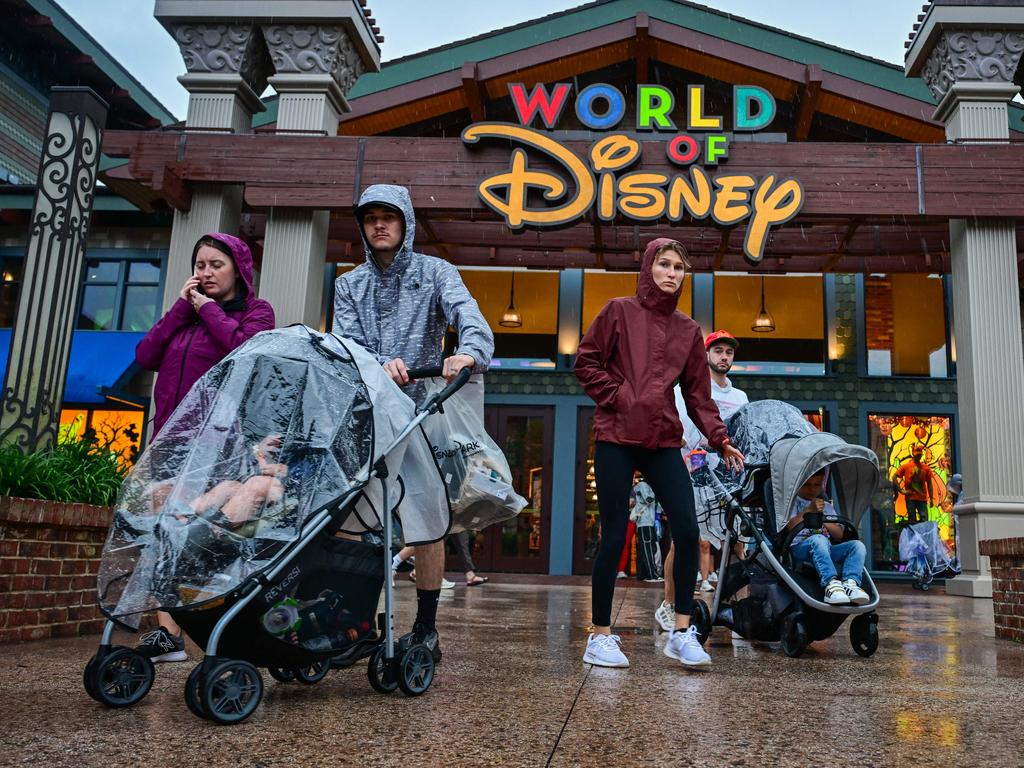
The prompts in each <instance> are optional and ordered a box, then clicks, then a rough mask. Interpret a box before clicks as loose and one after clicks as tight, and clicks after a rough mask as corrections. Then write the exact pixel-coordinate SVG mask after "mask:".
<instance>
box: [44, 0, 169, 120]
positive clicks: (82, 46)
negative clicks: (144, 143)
mask: <svg viewBox="0 0 1024 768" xmlns="http://www.w3.org/2000/svg"><path fill="white" fill-rule="evenodd" d="M28 3H29V5H31V6H32V7H33V8H35V9H36V11H37V12H38V13H40V14H41V15H43V16H47V17H49V19H50V20H51V21H52V22H53V26H54V28H55V29H56V30H57V31H58V32H59V33H60V34H61V35H63V36H64V37H65V39H67V41H68V42H69V43H71V44H72V45H73V46H75V47H76V48H77V49H78V50H79V51H81V52H82V53H83V54H85V55H86V56H91V57H92V58H93V60H94V61H95V62H96V65H97V66H98V67H99V68H100V69H102V70H103V73H104V74H105V75H106V76H107V77H109V78H110V79H111V80H112V81H113V82H114V83H115V84H116V85H117V86H118V87H119V88H124V89H125V90H126V91H128V93H129V94H131V97H132V100H133V101H134V102H135V103H136V104H138V105H139V106H140V107H141V108H142V109H144V110H145V111H146V112H147V113H149V115H150V116H151V117H154V118H156V119H157V120H159V121H160V122H161V123H162V124H163V125H170V124H171V123H176V122H177V121H178V119H177V118H176V117H175V116H174V114H173V113H171V111H170V110H168V109H167V107H165V106H164V105H163V104H161V103H160V102H159V101H157V99H156V97H155V96H153V94H151V93H150V92H149V91H148V90H146V87H145V86H144V85H143V84H142V83H140V82H139V81H138V80H136V79H135V78H134V77H133V76H132V75H131V73H129V72H128V70H126V69H125V68H124V67H123V66H121V64H120V63H119V62H118V61H117V60H116V59H114V57H113V56H111V55H110V54H109V53H107V51H106V49H105V48H104V47H103V46H102V45H100V44H99V43H98V42H96V40H95V39H94V38H93V37H92V36H91V35H90V34H89V33H88V32H86V31H85V30H84V29H82V27H80V26H79V25H78V22H76V21H75V20H74V19H73V18H71V17H70V16H69V15H68V14H67V12H66V11H65V10H64V9H63V8H61V7H60V6H59V5H57V3H55V2H53V0H28Z"/></svg>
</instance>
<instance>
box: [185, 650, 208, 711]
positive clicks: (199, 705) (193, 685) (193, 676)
mask: <svg viewBox="0 0 1024 768" xmlns="http://www.w3.org/2000/svg"><path fill="white" fill-rule="evenodd" d="M202 682H203V664H201V663H200V664H196V666H195V668H194V669H193V670H192V671H191V672H189V673H188V680H186V681H185V706H187V707H188V711H189V712H191V713H192V714H193V715H195V716H196V717H198V718H199V719H201V720H209V719H210V715H209V714H208V713H207V711H206V710H205V709H204V708H203V695H202V691H201V690H200V687H201V686H202Z"/></svg>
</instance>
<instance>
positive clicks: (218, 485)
mask: <svg viewBox="0 0 1024 768" xmlns="http://www.w3.org/2000/svg"><path fill="white" fill-rule="evenodd" d="M413 415H414V406H413V403H412V401H411V400H410V399H409V398H408V397H406V396H405V395H403V394H402V392H401V391H400V390H399V389H398V387H397V386H395V385H394V384H393V383H392V382H391V381H390V379H388V378H387V376H386V374H384V372H383V369H382V368H381V367H380V365H379V364H378V363H377V362H376V361H375V360H374V359H373V358H372V357H371V356H370V355H369V354H368V353H366V352H365V351H364V350H363V349H361V348H360V347H358V345H355V344H353V343H352V342H349V341H347V340H341V339H338V338H337V337H334V336H331V335H324V334H319V333H315V332H313V331H311V330H309V329H307V328H304V327H302V326H292V327H290V328H284V329H279V330H275V331H268V332H265V333H261V334H259V335H257V336H256V337H254V338H253V339H251V340H250V341H249V342H247V343H246V344H245V345H243V346H242V347H240V348H239V349H237V350H235V351H234V352H233V353H232V354H231V355H229V356H228V357H227V358H225V359H224V360H223V361H221V362H220V363H218V364H217V365H215V366H214V367H213V368H212V369H210V371H209V372H207V373H206V375H204V376H203V377H202V378H201V379H200V380H199V381H198V382H197V383H196V384H195V385H194V386H193V387H192V389H191V390H190V391H189V393H188V394H187V395H186V397H185V399H184V400H183V401H182V402H181V404H180V405H179V406H178V407H177V409H175V411H174V413H173V415H172V416H171V418H170V420H169V421H168V422H167V424H166V426H165V427H164V429H163V430H162V431H161V432H160V434H159V435H158V436H157V437H156V439H155V440H154V441H153V442H152V444H151V445H150V446H149V448H148V449H147V450H146V451H145V453H143V455H142V457H141V458H140V459H139V461H138V463H137V464H136V465H135V467H134V468H133V469H132V471H131V472H130V473H129V475H128V477H127V478H126V479H125V482H124V484H123V486H122V488H121V491H120V494H119V495H118V499H117V503H116V506H115V509H114V518H113V522H112V525H111V529H110V533H109V535H108V538H107V543H106V546H105V548H104V553H103V560H102V563H101V566H100V572H99V577H98V584H97V587H98V592H99V599H100V604H101V606H102V608H103V610H104V611H105V612H106V613H107V615H109V616H112V617H115V618H117V619H118V620H119V621H121V622H123V623H125V624H127V625H129V626H137V625H138V620H139V614H140V613H141V612H144V611H150V610H153V609H157V608H175V607H180V606H185V605H191V604H194V603H198V602H202V601H204V600H208V599H211V598H213V597H216V596H218V595H223V594H225V593H226V592H229V591H230V590H231V589H233V588H234V587H236V586H238V585H239V584H240V583H241V582H242V581H243V580H244V579H246V578H247V577H249V576H250V575H252V574H253V573H255V572H257V571H259V570H261V569H263V568H265V567H267V566H268V565H269V564H270V563H271V561H272V560H273V558H274V557H275V555H276V554H277V553H279V552H280V551H281V550H282V549H283V548H284V547H285V545H286V544H287V543H288V542H290V541H293V540H294V539H296V538H298V536H299V533H300V531H301V528H302V525H303V523H304V522H305V521H306V520H307V519H308V518H309V517H310V516H311V515H313V514H314V513H316V512H318V511H319V510H321V509H322V508H324V507H325V506H328V505H330V504H331V503H332V502H334V501H335V500H338V499H343V498H344V502H345V503H346V504H347V505H349V506H351V507H352V509H353V510H355V509H357V508H358V506H357V504H355V503H352V502H353V501H355V500H356V497H357V496H358V503H359V504H361V505H364V506H366V507H367V508H368V509H366V510H364V511H363V513H362V514H361V515H360V516H359V520H360V524H359V525H355V526H354V527H355V528H356V529H357V530H358V529H361V528H367V527H374V526H376V525H377V524H378V523H379V514H378V513H377V511H376V509H373V508H372V504H370V503H368V502H369V499H367V498H365V497H364V496H362V495H360V494H359V491H360V490H361V489H362V488H363V486H364V485H365V484H366V479H367V478H368V475H369V471H370V467H371V465H372V462H373V458H374V456H375V455H378V456H379V454H380V451H382V450H384V449H385V448H386V447H387V446H388V445H390V442H391V439H393V437H394V436H395V435H396V434H397V433H398V432H399V431H400V430H401V428H402V427H404V426H405V425H407V424H408V423H409V421H410V420H411V419H412V418H413ZM417 434H418V432H414V433H413V437H415V436H416V435H417ZM421 441H422V438H421ZM409 442H410V441H409V440H406V441H405V443H409ZM405 443H403V445H404V444H405ZM393 453H394V454H395V455H394V456H392V455H390V454H389V456H388V464H389V466H391V465H392V464H394V468H395V469H398V467H399V466H400V465H401V461H402V460H403V455H402V454H403V453H404V451H398V450H396V451H394V452H393ZM420 454H426V455H427V457H428V458H427V461H428V462H429V463H431V464H432V462H430V458H429V451H428V450H426V449H421V450H420V451H419V452H418V453H417V459H418V460H420V461H421V460H422V457H421V455H420ZM424 474H425V475H426V476H429V474H430V473H424ZM433 476H434V477H435V478H436V477H437V470H436V465H435V466H434V468H433ZM379 484H380V483H379V481H373V482H372V483H370V486H371V487H372V486H374V485H379ZM434 485H435V486H437V492H436V493H437V495H438V496H439V498H440V499H441V500H442V502H441V503H442V505H443V500H444V489H443V486H442V485H441V483H440V482H438V481H437V480H435V481H434ZM366 490H367V491H368V492H369V490H370V487H367V488H366ZM346 494H348V495H347V496H346ZM368 495H372V494H368ZM391 498H392V499H393V500H394V501H397V500H398V494H396V495H395V496H392V497H391ZM436 514H437V515H438V516H439V519H438V520H436V521H429V524H427V525H426V528H428V529H429V530H430V531H431V532H434V533H435V534H436V535H443V533H444V531H445V530H447V528H448V526H449V525H450V518H449V517H448V515H449V514H450V513H448V512H447V510H445V511H444V512H443V514H442V513H441V512H438V513H436ZM350 519H355V515H352V516H351V517H350ZM346 527H349V526H346ZM421 527H423V526H421Z"/></svg>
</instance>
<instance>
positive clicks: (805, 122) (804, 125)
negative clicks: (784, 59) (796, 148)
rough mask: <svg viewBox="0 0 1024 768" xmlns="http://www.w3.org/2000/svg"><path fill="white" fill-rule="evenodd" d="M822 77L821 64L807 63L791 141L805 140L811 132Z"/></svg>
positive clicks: (819, 95)
mask: <svg viewBox="0 0 1024 768" xmlns="http://www.w3.org/2000/svg"><path fill="white" fill-rule="evenodd" d="M822 78H823V75H822V71H821V65H819V64H808V65H807V67H806V70H805V72H804V84H803V87H802V88H801V89H800V111H799V113H797V118H796V121H795V123H794V125H793V135H792V136H791V137H790V140H791V141H807V136H808V134H810V132H811V121H812V120H813V119H814V113H815V112H817V111H818V101H819V99H820V97H821V82H822Z"/></svg>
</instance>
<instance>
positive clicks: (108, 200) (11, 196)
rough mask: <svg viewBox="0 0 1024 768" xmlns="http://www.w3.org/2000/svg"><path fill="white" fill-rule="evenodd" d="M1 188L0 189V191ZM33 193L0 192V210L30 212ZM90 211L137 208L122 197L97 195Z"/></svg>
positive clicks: (33, 198)
mask: <svg viewBox="0 0 1024 768" xmlns="http://www.w3.org/2000/svg"><path fill="white" fill-rule="evenodd" d="M2 189H3V188H2V187H0V190H2ZM35 199H36V196H35V193H33V192H2V191H0V208H10V209H12V210H21V211H31V210H32V205H33V204H34V203H35ZM92 209H93V210H94V211H132V212H138V210H139V209H138V208H137V207H136V206H134V205H132V204H131V203H129V202H128V201H127V200H125V199H124V198H123V197H117V196H115V195H99V194H97V195H96V196H95V197H94V198H93V201H92Z"/></svg>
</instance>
